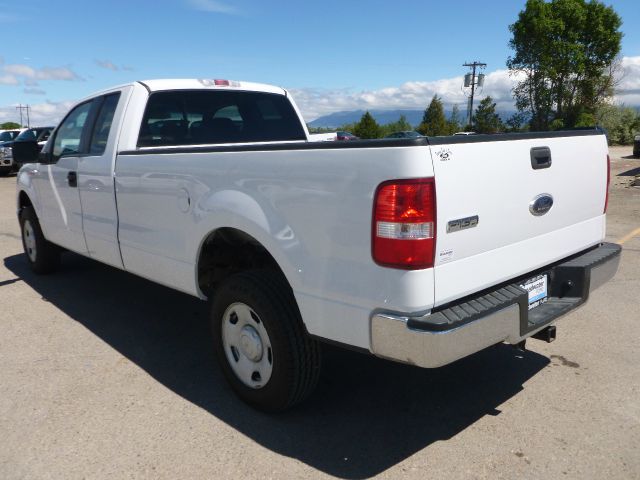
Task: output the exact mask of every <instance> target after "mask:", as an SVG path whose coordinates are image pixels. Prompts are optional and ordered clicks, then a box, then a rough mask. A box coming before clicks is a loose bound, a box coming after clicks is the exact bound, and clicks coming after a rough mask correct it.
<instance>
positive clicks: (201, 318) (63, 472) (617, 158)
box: [0, 147, 640, 480]
mask: <svg viewBox="0 0 640 480" xmlns="http://www.w3.org/2000/svg"><path fill="white" fill-rule="evenodd" d="M611 154H612V182H611V191H610V203H609V215H608V228H607V239H608V240H610V241H618V242H620V243H623V248H624V250H623V253H622V262H621V267H620V270H619V272H618V274H617V276H616V277H615V278H614V279H613V280H612V281H610V282H609V283H608V284H606V285H604V286H603V287H602V288H601V289H600V290H598V291H596V292H595V293H594V294H593V295H592V297H591V299H590V301H589V302H588V303H587V305H585V306H584V307H582V308H580V309H578V310H576V311H574V312H572V313H571V314H569V315H568V316H566V317H564V318H562V319H561V320H560V321H559V322H558V339H557V340H556V341H555V342H554V343H551V344H546V343H542V342H540V341H535V340H529V341H528V342H527V347H528V349H527V350H526V351H525V352H521V351H518V350H516V349H514V348H513V347H510V346H507V345H498V346H495V347H492V348H490V349H487V350H485V351H483V352H480V353H478V354H476V355H473V356H471V357H468V358H466V359H463V360H461V361H458V362H456V363H454V364H452V365H449V366H446V367H443V368H440V369H436V370H422V369H418V368H414V367H410V366H405V365H400V364H394V363H391V362H386V361H383V360H379V359H376V358H373V357H370V356H366V355H362V354H359V353H354V352H348V351H342V350H338V349H334V348H330V347H327V348H326V351H325V362H324V369H323V374H322V378H321V381H320V385H319V387H318V389H317V391H316V392H315V394H314V395H313V397H312V398H311V399H310V400H309V401H307V402H306V403H304V404H303V405H301V406H300V407H299V408H297V409H295V410H293V411H291V412H289V413H285V414H281V415H273V416H269V415H264V414H261V413H257V412H256V411H254V410H252V409H251V408H249V407H247V406H245V405H244V404H242V403H241V402H239V401H238V400H237V399H236V397H235V396H234V395H233V393H232V392H231V390H230V389H229V388H228V387H227V385H226V384H225V382H224V379H223V377H222V374H221V372H220V370H219V369H218V367H217V365H216V364H215V362H214V356H213V351H212V346H211V342H210V340H209V330H208V325H207V322H206V320H205V318H206V304H204V303H202V302H200V301H198V300H197V299H195V298H191V297H189V296H187V295H183V294H181V293H178V292H175V291H172V290H170V289H167V288H165V287H162V286H159V285H156V284H153V283H151V282H148V281H146V280H143V279H140V278H138V277H135V276H133V275H130V274H127V273H124V272H121V271H118V270H115V269H113V268H110V267H107V266H104V265H101V264H99V263H96V262H93V261H91V260H88V259H86V258H83V257H81V256H78V255H74V254H65V256H64V260H63V268H62V269H61V271H60V272H59V273H57V274H55V275H51V276H41V277H39V276H35V275H33V274H32V273H31V272H30V271H29V269H28V266H27V263H26V260H25V257H24V255H23V253H22V245H21V242H20V236H19V228H18V223H17V220H16V215H15V176H9V177H0V478H2V479H7V480H8V479H22V478H24V479H45V478H46V479H48V478H55V479H76V478H78V479H80V478H95V479H103V478H104V479H120V478H170V479H175V478H216V479H218V478H236V479H237V478H243V479H252V478H256V479H266V478H276V479H282V478H329V477H338V478H347V479H363V478H370V477H377V478H407V479H421V480H423V479H427V478H436V479H440V478H447V479H467V478H487V479H496V478H509V479H511V478H519V479H543V478H544V479H559V478H567V479H591V478H593V479H603V478H606V479H607V480H613V479H634V478H640V453H639V450H640V367H639V365H640V348H639V347H638V344H639V340H640V312H639V310H640V188H638V187H633V186H631V183H632V182H633V180H634V176H635V175H637V174H640V160H638V159H633V158H632V157H631V147H624V148H621V147H616V148H612V149H611ZM575 181H576V182H580V172H576V177H575Z"/></svg>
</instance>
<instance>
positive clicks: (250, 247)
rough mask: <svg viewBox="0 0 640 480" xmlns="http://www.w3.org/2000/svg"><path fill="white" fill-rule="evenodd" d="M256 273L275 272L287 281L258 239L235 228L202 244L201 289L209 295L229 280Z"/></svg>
mask: <svg viewBox="0 0 640 480" xmlns="http://www.w3.org/2000/svg"><path fill="white" fill-rule="evenodd" d="M253 269H268V270H275V271H276V272H279V273H280V274H281V275H282V277H283V278H284V279H285V281H286V277H285V276H284V273H283V272H282V270H281V269H280V267H279V266H278V263H277V262H276V261H275V259H274V258H273V257H272V256H271V254H270V253H269V252H268V251H267V249H266V248H264V246H262V244H260V242H258V241H257V240H256V239H255V238H253V237H252V236H251V235H248V234H246V233H244V232H242V231H241V230H237V229H235V228H228V227H225V228H219V229H218V230H216V231H214V232H211V233H210V234H209V235H208V236H207V238H206V239H205V241H204V242H203V244H202V249H201V250H200V256H199V257H198V286H199V287H200V290H201V291H202V292H203V293H204V294H205V295H208V294H209V292H210V291H211V289H213V288H215V286H216V285H217V284H218V283H220V282H221V281H222V280H224V279H225V278H227V277H228V276H230V275H233V274H235V273H238V272H241V271H244V270H253ZM287 284H288V283H287Z"/></svg>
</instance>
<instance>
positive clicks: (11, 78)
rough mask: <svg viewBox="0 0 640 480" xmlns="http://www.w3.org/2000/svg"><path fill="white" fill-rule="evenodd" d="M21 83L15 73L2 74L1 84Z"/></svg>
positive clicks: (0, 76)
mask: <svg viewBox="0 0 640 480" xmlns="http://www.w3.org/2000/svg"><path fill="white" fill-rule="evenodd" d="M19 83H20V82H19V81H18V79H17V78H16V76H15V75H0V85H18V84H19Z"/></svg>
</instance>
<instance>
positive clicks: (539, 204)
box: [529, 193, 553, 217]
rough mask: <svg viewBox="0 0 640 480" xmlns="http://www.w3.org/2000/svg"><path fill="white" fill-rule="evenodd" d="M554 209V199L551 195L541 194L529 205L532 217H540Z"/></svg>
mask: <svg viewBox="0 0 640 480" xmlns="http://www.w3.org/2000/svg"><path fill="white" fill-rule="evenodd" d="M551 207H553V197H552V196H551V195H550V194H549V193H541V194H540V195H538V196H536V197H534V198H533V200H531V202H530V203H529V211H530V212H531V215H533V216H535V217H540V216H541V215H544V214H545V213H547V212H548V211H549V210H551Z"/></svg>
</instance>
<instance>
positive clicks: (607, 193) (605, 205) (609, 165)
mask: <svg viewBox="0 0 640 480" xmlns="http://www.w3.org/2000/svg"><path fill="white" fill-rule="evenodd" d="M609 183H611V158H609V155H607V192H606V193H605V196H604V211H603V212H602V213H607V207H608V206H609Z"/></svg>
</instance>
